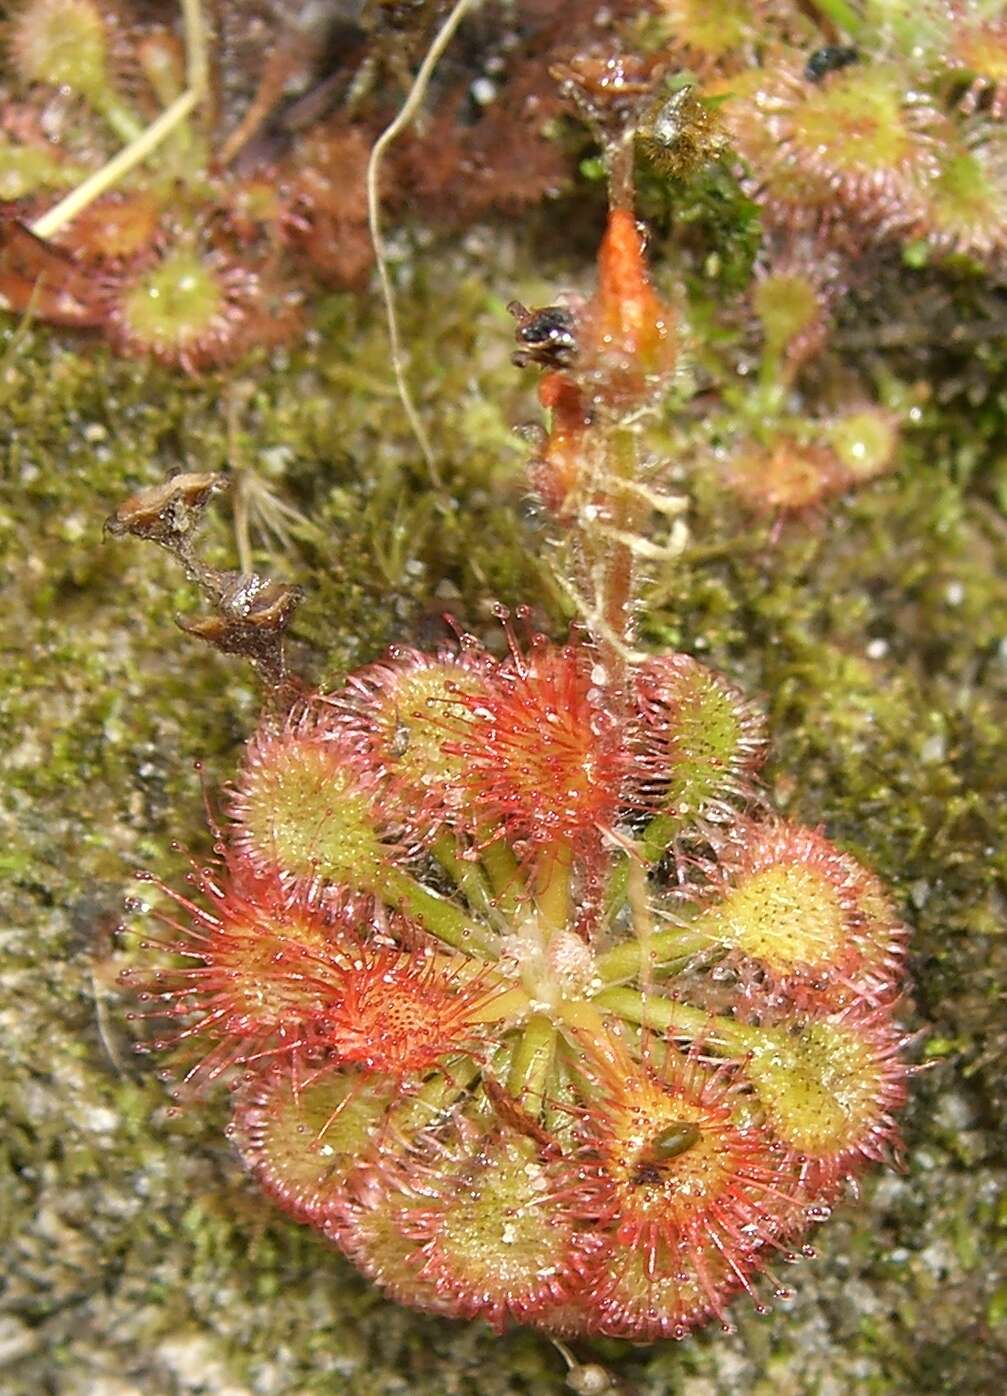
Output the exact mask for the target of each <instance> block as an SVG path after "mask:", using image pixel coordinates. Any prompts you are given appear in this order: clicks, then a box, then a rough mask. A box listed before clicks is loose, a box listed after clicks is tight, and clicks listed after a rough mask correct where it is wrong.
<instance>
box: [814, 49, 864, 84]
mask: <svg viewBox="0 0 1007 1396" xmlns="http://www.w3.org/2000/svg"><path fill="white" fill-rule="evenodd" d="M859 59H860V54H859V52H858V51H857V49H855V48H854V47H853V46H852V44H826V45H825V47H824V48H816V49H815V51H814V53H813V54H812V55H811V57H810V58H809V59H808V61H807V63H806V64H805V65H804V76H805V77H806V78H807V80H808V82H821V80H822V78H824V77H825V76H826V75H827V74H828V73H838V72H839V70H840V68H848V67H849V66H850V64H851V63H856V62H858V61H859Z"/></svg>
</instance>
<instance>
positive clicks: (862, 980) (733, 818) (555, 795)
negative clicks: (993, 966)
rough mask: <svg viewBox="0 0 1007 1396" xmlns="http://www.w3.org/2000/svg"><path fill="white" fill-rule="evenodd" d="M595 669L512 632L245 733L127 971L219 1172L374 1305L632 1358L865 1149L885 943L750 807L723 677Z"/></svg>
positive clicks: (752, 752) (868, 904) (806, 1214)
mask: <svg viewBox="0 0 1007 1396" xmlns="http://www.w3.org/2000/svg"><path fill="white" fill-rule="evenodd" d="M598 670H599V658H598V652H597V650H596V648H595V647H594V645H593V644H592V643H591V642H590V641H588V640H586V639H584V638H583V637H578V636H575V637H574V638H573V639H571V641H570V642H569V643H568V644H566V645H563V646H557V645H554V644H552V643H551V642H549V641H548V640H546V639H544V638H542V637H533V639H532V640H531V641H530V642H529V643H528V644H527V645H526V646H523V645H522V644H520V643H519V641H518V639H517V637H516V635H515V634H514V633H513V632H512V633H511V646H510V649H509V651H508V652H507V653H506V654H505V656H504V657H503V658H495V657H493V656H492V655H491V654H490V653H489V652H488V651H485V650H482V649H481V648H480V649H478V650H476V649H474V648H473V645H472V643H471V641H466V643H465V646H464V648H462V647H459V648H458V649H457V650H451V649H447V648H445V649H441V650H439V651H437V652H435V653H433V654H430V655H425V654H423V653H422V652H420V651H415V650H398V651H395V652H393V653H391V654H389V655H388V656H387V657H386V658H385V659H384V660H382V661H380V662H379V663H378V664H375V665H371V666H368V668H367V669H364V670H362V671H361V672H360V674H357V675H351V676H350V678H349V679H348V680H347V683H346V685H345V686H344V687H343V688H342V689H340V690H338V691H336V692H332V693H326V694H320V695H313V696H312V695H308V696H302V697H301V698H300V699H299V700H298V703H297V705H296V706H295V708H294V710H293V711H292V712H291V713H290V714H289V715H287V716H283V715H279V716H270V717H267V718H266V719H264V721H263V724H262V726H261V727H260V729H259V730H258V731H257V732H256V733H255V734H253V736H252V737H251V738H250V740H249V742H248V745H247V748H246V752H245V756H244V759H243V761H242V763H241V768H240V771H239V774H238V776H237V778H236V780H235V783H234V787H233V790H232V792H231V794H230V796H229V799H228V805H229V814H230V822H229V823H228V825H227V826H226V827H225V828H223V829H220V830H218V831H217V832H218V837H219V840H220V842H219V844H218V859H219V862H218V864H217V865H216V866H215V868H214V869H212V870H207V871H205V872H203V873H201V874H200V875H199V876H198V877H197V878H196V879H195V881H196V883H197V886H196V889H195V891H194V893H193V895H192V897H191V898H190V897H185V898H182V897H180V896H178V895H175V896H174V897H173V902H174V908H173V909H172V910H169V911H167V912H164V913H162V918H161V919H162V922H166V924H167V926H168V927H169V932H168V934H167V935H165V934H164V932H163V931H162V932H161V933H160V935H159V937H158V938H157V939H156V940H152V941H151V942H150V943H151V945H152V946H154V947H155V948H156V949H157V951H158V953H159V955H161V956H162V957H164V956H165V955H166V956H168V957H170V958H171V959H172V960H173V962H172V963H168V964H161V965H158V966H154V967H151V968H149V969H144V968H143V967H139V968H137V969H135V970H133V971H132V972H131V975H130V979H131V982H133V983H137V982H138V981H139V984H140V987H141V990H142V992H143V996H144V998H145V1004H144V1008H143V1012H144V1013H145V1014H148V1013H153V1014H154V1015H161V1016H166V1017H167V1018H168V1019H169V1021H170V1023H171V1029H170V1030H165V1031H163V1032H161V1033H160V1035H159V1037H158V1038H157V1039H156V1040H155V1044H154V1045H159V1046H161V1047H163V1048H165V1049H174V1051H175V1052H176V1053H182V1055H183V1057H184V1060H185V1065H186V1070H187V1072H188V1076H189V1079H190V1082H191V1084H192V1089H193V1090H195V1089H198V1088H199V1087H200V1086H205V1085H208V1084H209V1083H210V1082H211V1081H213V1080H218V1079H224V1080H227V1081H229V1082H231V1083H232V1084H233V1085H234V1086H235V1088H236V1089H235V1095H234V1104H233V1123H232V1126H231V1130H230V1135H231V1138H232V1140H233V1142H234V1144H235V1146H236V1148H237V1149H238V1152H239V1154H240V1156H241V1158H242V1159H243V1161H244V1163H245V1165H246V1167H247V1168H248V1170H249V1173H250V1175H251V1177H252V1179H253V1180H254V1181H255V1182H256V1183H257V1184H258V1185H259V1186H260V1187H261V1188H262V1190H263V1191H264V1192H265V1193H266V1194H267V1196H268V1197H269V1198H270V1199H271V1200H272V1201H273V1202H274V1203H275V1204H276V1205H277V1206H279V1207H280V1208H281V1209H283V1210H284V1211H285V1212H287V1213H288V1214H289V1215H290V1216H292V1217H293V1218H295V1219H296V1220H297V1221H299V1222H301V1223H303V1224H305V1225H308V1226H312V1227H315V1228H316V1229H319V1230H321V1231H322V1232H324V1234H325V1235H326V1236H327V1237H328V1238H329V1240H330V1241H332V1242H334V1243H335V1244H336V1245H337V1246H340V1247H341V1248H342V1249H343V1250H344V1251H345V1252H346V1254H347V1255H348V1256H349V1257H350V1258H351V1259H352V1260H353V1261H354V1262H355V1263H356V1264H358V1265H359V1266H360V1267H361V1268H362V1269H363V1270H364V1272H365V1273H366V1274H368V1275H369V1276H371V1277H372V1279H374V1281H375V1282H376V1283H377V1284H379V1285H380V1286H382V1287H383V1288H384V1289H385V1290H386V1291H387V1293H388V1294H389V1295H390V1296H392V1297H394V1298H395V1299H397V1300H398V1301H400V1302H403V1303H409V1304H413V1305H415V1306H416V1307H419V1308H425V1309H429V1310H431V1311H433V1312H437V1313H441V1314H449V1315H454V1316H457V1317H466V1318H482V1319H485V1320H486V1321H488V1322H489V1323H491V1324H492V1325H494V1326H495V1327H497V1328H500V1327H504V1326H506V1325H507V1324H509V1323H512V1322H520V1323H528V1324H532V1325H535V1326H538V1327H541V1328H542V1329H543V1330H545V1331H548V1332H552V1333H555V1334H557V1335H566V1336H572V1335H576V1334H578V1333H580V1334H590V1333H598V1334H607V1335H610V1336H619V1337H628V1338H631V1339H635V1340H637V1341H651V1340H654V1339H657V1338H665V1337H670V1338H677V1337H682V1336H684V1335H685V1334H686V1333H688V1332H690V1331H692V1330H693V1329H694V1328H696V1327H697V1326H699V1325H701V1324H703V1323H705V1322H707V1321H708V1320H709V1319H711V1318H715V1319H716V1320H717V1321H718V1322H719V1323H721V1324H722V1325H724V1326H728V1325H729V1324H730V1322H731V1319H730V1312H729V1310H730V1305H731V1303H732V1302H733V1301H734V1300H735V1298H736V1297H737V1296H738V1295H742V1296H746V1297H747V1298H748V1300H749V1302H752V1303H754V1304H755V1305H756V1307H757V1308H759V1309H763V1308H765V1307H766V1306H767V1304H768V1303H769V1302H770V1300H771V1298H772V1296H773V1294H774V1293H777V1294H781V1293H785V1292H787V1287H786V1286H785V1285H784V1284H783V1283H782V1281H781V1279H780V1275H779V1270H780V1266H781V1264H783V1263H785V1262H789V1261H792V1260H794V1259H795V1258H798V1257H799V1256H800V1255H801V1254H802V1252H803V1253H805V1254H808V1253H810V1247H809V1246H808V1245H807V1239H806V1238H807V1233H808V1231H809V1230H810V1228H811V1227H812V1225H813V1224H814V1223H815V1222H816V1221H819V1220H821V1219H822V1218H824V1217H825V1216H826V1215H828V1213H829V1211H830V1210H831V1208H832V1207H833V1206H834V1204H835V1202H836V1199H837V1198H838V1197H840V1196H841V1195H842V1193H843V1190H844V1188H845V1187H846V1185H847V1184H852V1183H853V1182H855V1180H856V1178H857V1177H859V1175H860V1174H861V1173H862V1172H863V1171H864V1169H865V1168H866V1167H867V1166H868V1165H869V1164H871V1163H873V1162H875V1161H879V1160H882V1159H884V1158H892V1159H895V1158H897V1155H898V1150H899V1139H898V1126H897V1121H896V1116H897V1113H898V1110H899V1108H900V1107H901V1105H902V1103H903V1101H904V1099H905V1095H906V1077H907V1073H908V1068H907V1067H906V1065H905V1063H904V1061H903V1056H902V1052H903V1047H904V1044H905V1040H906V1039H905V1034H904V1032H903V1031H902V1029H901V1028H900V1027H899V1026H898V1023H897V1019H896V1013H897V1007H898V1000H899V994H900V990H901V985H902V980H903V951H904V939H905V932H904V928H903V927H902V926H901V924H900V923H899V921H898V920H897V918H896V916H895V914H894V912H893V910H892V907H891V904H890V902H889V900H888V897H887V895H886V893H885V891H884V889H883V887H882V886H881V884H880V882H879V881H878V879H877V878H876V877H874V875H873V874H871V873H870V872H868V871H867V870H866V869H865V868H863V867H862V865H861V864H860V863H859V862H858V861H857V860H856V859H854V858H853V857H852V856H851V855H850V854H849V853H847V852H845V851H843V850H842V849H840V848H838V847H837V846H836V845H834V844H833V843H832V842H831V841H830V840H829V839H828V838H827V837H826V836H825V834H824V833H822V832H821V831H818V830H814V829H808V828H805V827H803V826H801V825H798V824H795V823H793V822H790V821H786V820H783V819H780V818H778V817H776V816H774V815H773V814H772V812H771V810H770V802H769V797H768V793H767V792H766V790H765V789H764V788H763V787H762V786H761V784H760V780H759V768H760V765H761V763H762V761H763V758H764V755H765V746H766V742H765V730H764V724H763V722H762V719H761V717H760V716H759V713H758V710H757V708H756V707H755V706H754V705H753V704H752V703H751V702H750V701H749V700H748V699H746V698H745V697H744V695H743V694H742V693H741V691H740V690H739V689H738V688H737V687H736V686H735V685H734V684H732V683H731V682H730V681H728V680H727V679H726V678H724V676H722V675H720V674H719V673H717V672H716V671H715V670H713V669H711V668H709V667H707V666H704V665H702V664H700V663H698V662H697V661H696V660H694V659H692V658H691V657H690V656H687V655H675V654H671V655H662V656H655V657H653V658H648V659H641V660H639V661H637V662H635V663H634V664H632V665H631V666H630V668H629V670H628V673H627V678H626V683H625V686H624V687H622V688H621V689H620V690H619V692H618V694H613V693H612V692H611V690H606V688H605V686H604V685H603V684H600V683H599V682H598V677H599V676H598ZM616 701H618V704H619V707H618V709H616ZM714 1003H716V1005H717V1008H716V1011H712V1009H711V1007H710V1005H711V1004H714ZM193 1053H195V1065H192V1060H193V1057H192V1054H193Z"/></svg>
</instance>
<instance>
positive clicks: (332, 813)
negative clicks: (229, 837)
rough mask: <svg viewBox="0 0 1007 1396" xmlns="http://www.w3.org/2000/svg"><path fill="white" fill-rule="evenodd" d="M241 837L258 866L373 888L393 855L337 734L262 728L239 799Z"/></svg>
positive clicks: (241, 844) (236, 807)
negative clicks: (380, 836)
mask: <svg viewBox="0 0 1007 1396" xmlns="http://www.w3.org/2000/svg"><path fill="white" fill-rule="evenodd" d="M234 814H235V818H236V821H237V824H238V830H237V839H236V842H237V843H238V845H239V847H240V849H241V851H242V853H244V854H246V855H247V856H248V857H249V859H250V860H251V862H252V864H253V866H257V867H267V868H269V867H272V868H276V869H278V870H279V872H280V873H281V874H283V875H286V876H287V877H289V878H292V879H298V878H301V879H314V878H318V879H321V880H322V881H324V882H332V883H339V884H344V885H346V886H349V887H354V888H358V889H360V890H368V891H369V890H371V889H372V888H373V887H374V886H375V884H376V883H377V881H378V880H379V878H380V875H381V873H382V871H383V869H384V867H385V865H386V862H387V853H386V851H385V850H384V849H383V848H382V846H381V843H380V841H379V839H378V835H377V832H376V830H375V827H374V815H373V811H372V807H371V801H370V799H369V795H368V792H367V791H366V790H365V789H364V787H363V785H362V784H361V782H360V780H359V779H358V777H357V773H356V771H355V770H354V767H353V762H352V757H351V755H350V753H349V752H348V751H347V750H346V749H345V748H344V747H343V746H342V745H341V744H340V743H339V742H337V741H335V740H326V739H325V737H324V736H320V737H316V736H314V735H310V734H309V735H300V734H298V733H296V732H294V733H287V732H280V733H270V732H264V733H260V734H259V735H258V736H257V737H256V738H255V739H254V740H253V742H252V743H251V744H250V746H249V750H248V758H247V760H246V763H245V769H244V771H243V773H242V776H241V779H240V781H239V786H238V794H237V798H236V800H235V802H234Z"/></svg>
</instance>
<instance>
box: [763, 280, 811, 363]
mask: <svg viewBox="0 0 1007 1396" xmlns="http://www.w3.org/2000/svg"><path fill="white" fill-rule="evenodd" d="M752 303H753V305H754V307H755V313H756V314H757V315H758V317H759V319H760V321H761V322H762V332H763V334H764V335H765V337H766V345H767V347H768V348H769V349H770V350H771V351H772V352H774V353H777V354H782V353H784V352H786V350H787V349H788V348H789V346H790V345H791V343H792V342H793V341H794V340H796V339H797V338H798V336H800V335H802V334H804V332H805V331H806V330H808V329H810V328H811V326H812V325H813V324H814V323H815V321H816V320H817V319H818V318H819V316H820V314H821V310H822V306H821V300H820V298H819V292H818V288H817V286H816V285H815V283H814V282H813V281H812V279H811V277H810V276H801V275H799V274H798V273H797V272H784V271H781V272H775V273H772V274H770V275H768V276H765V277H763V278H762V279H761V280H760V281H759V282H758V283H757V284H756V286H755V289H754V290H753V292H752Z"/></svg>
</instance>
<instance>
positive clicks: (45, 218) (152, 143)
mask: <svg viewBox="0 0 1007 1396" xmlns="http://www.w3.org/2000/svg"><path fill="white" fill-rule="evenodd" d="M182 16H183V19H184V22H185V45H186V71H187V75H188V82H189V86H188V88H187V90H186V91H185V92H183V93H182V94H181V95H180V96H179V97H176V99H175V100H174V101H173V102H172V103H171V105H170V106H168V107H166V108H165V110H164V111H163V112H162V113H161V115H160V116H159V117H158V118H157V119H156V120H155V121H153V122H151V124H150V125H149V126H148V127H147V128H146V130H144V131H141V132H140V134H139V135H138V136H137V137H136V139H135V140H132V141H130V143H129V144H128V145H126V146H124V147H123V149H122V150H120V151H119V153H118V154H117V155H113V157H112V159H111V160H109V161H108V163H107V164H105V165H103V166H102V167H101V169H100V170H95V172H94V174H92V175H90V176H89V177H88V178H87V179H85V180H84V182H83V184H79V185H78V186H77V188H76V189H72V190H71V191H70V193H69V194H67V196H66V197H65V198H64V199H60V201H59V203H57V204H54V205H53V207H52V208H51V209H49V210H48V212H46V213H43V214H42V216H41V218H37V219H36V220H35V222H34V223H33V224H32V225H31V231H32V232H33V233H34V234H35V236H36V237H37V238H42V239H43V240H46V239H48V238H51V237H53V236H54V235H55V234H56V233H58V232H59V231H60V229H61V228H65V227H66V225H67V224H68V223H71V222H73V220H74V219H75V218H76V217H77V215H78V214H79V213H83V211H84V209H86V208H87V207H88V205H89V204H92V203H94V201H95V199H99V198H100V197H101V196H102V194H104V193H105V192H106V190H108V189H112V188H114V187H115V185H116V184H118V182H119V180H121V179H122V178H123V176H124V175H127V174H129V172H130V170H132V169H135V168H136V166H137V165H140V164H142V163H143V161H144V160H146V159H147V157H148V155H150V154H152V153H153V151H155V150H156V149H157V147H158V146H159V145H160V144H161V143H162V141H164V140H165V139H166V138H167V137H168V136H169V135H171V133H172V131H174V130H176V128H177V127H179V126H180V125H181V124H182V122H183V121H185V120H186V118H187V117H188V116H189V115H190V114H191V113H192V112H193V111H194V110H195V108H196V107H197V106H198V105H199V103H200V102H201V101H202V99H203V97H204V96H205V94H206V87H207V83H208V78H209V63H208V59H207V54H206V30H205V28H204V25H203V13H202V5H201V3H200V0H182Z"/></svg>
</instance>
